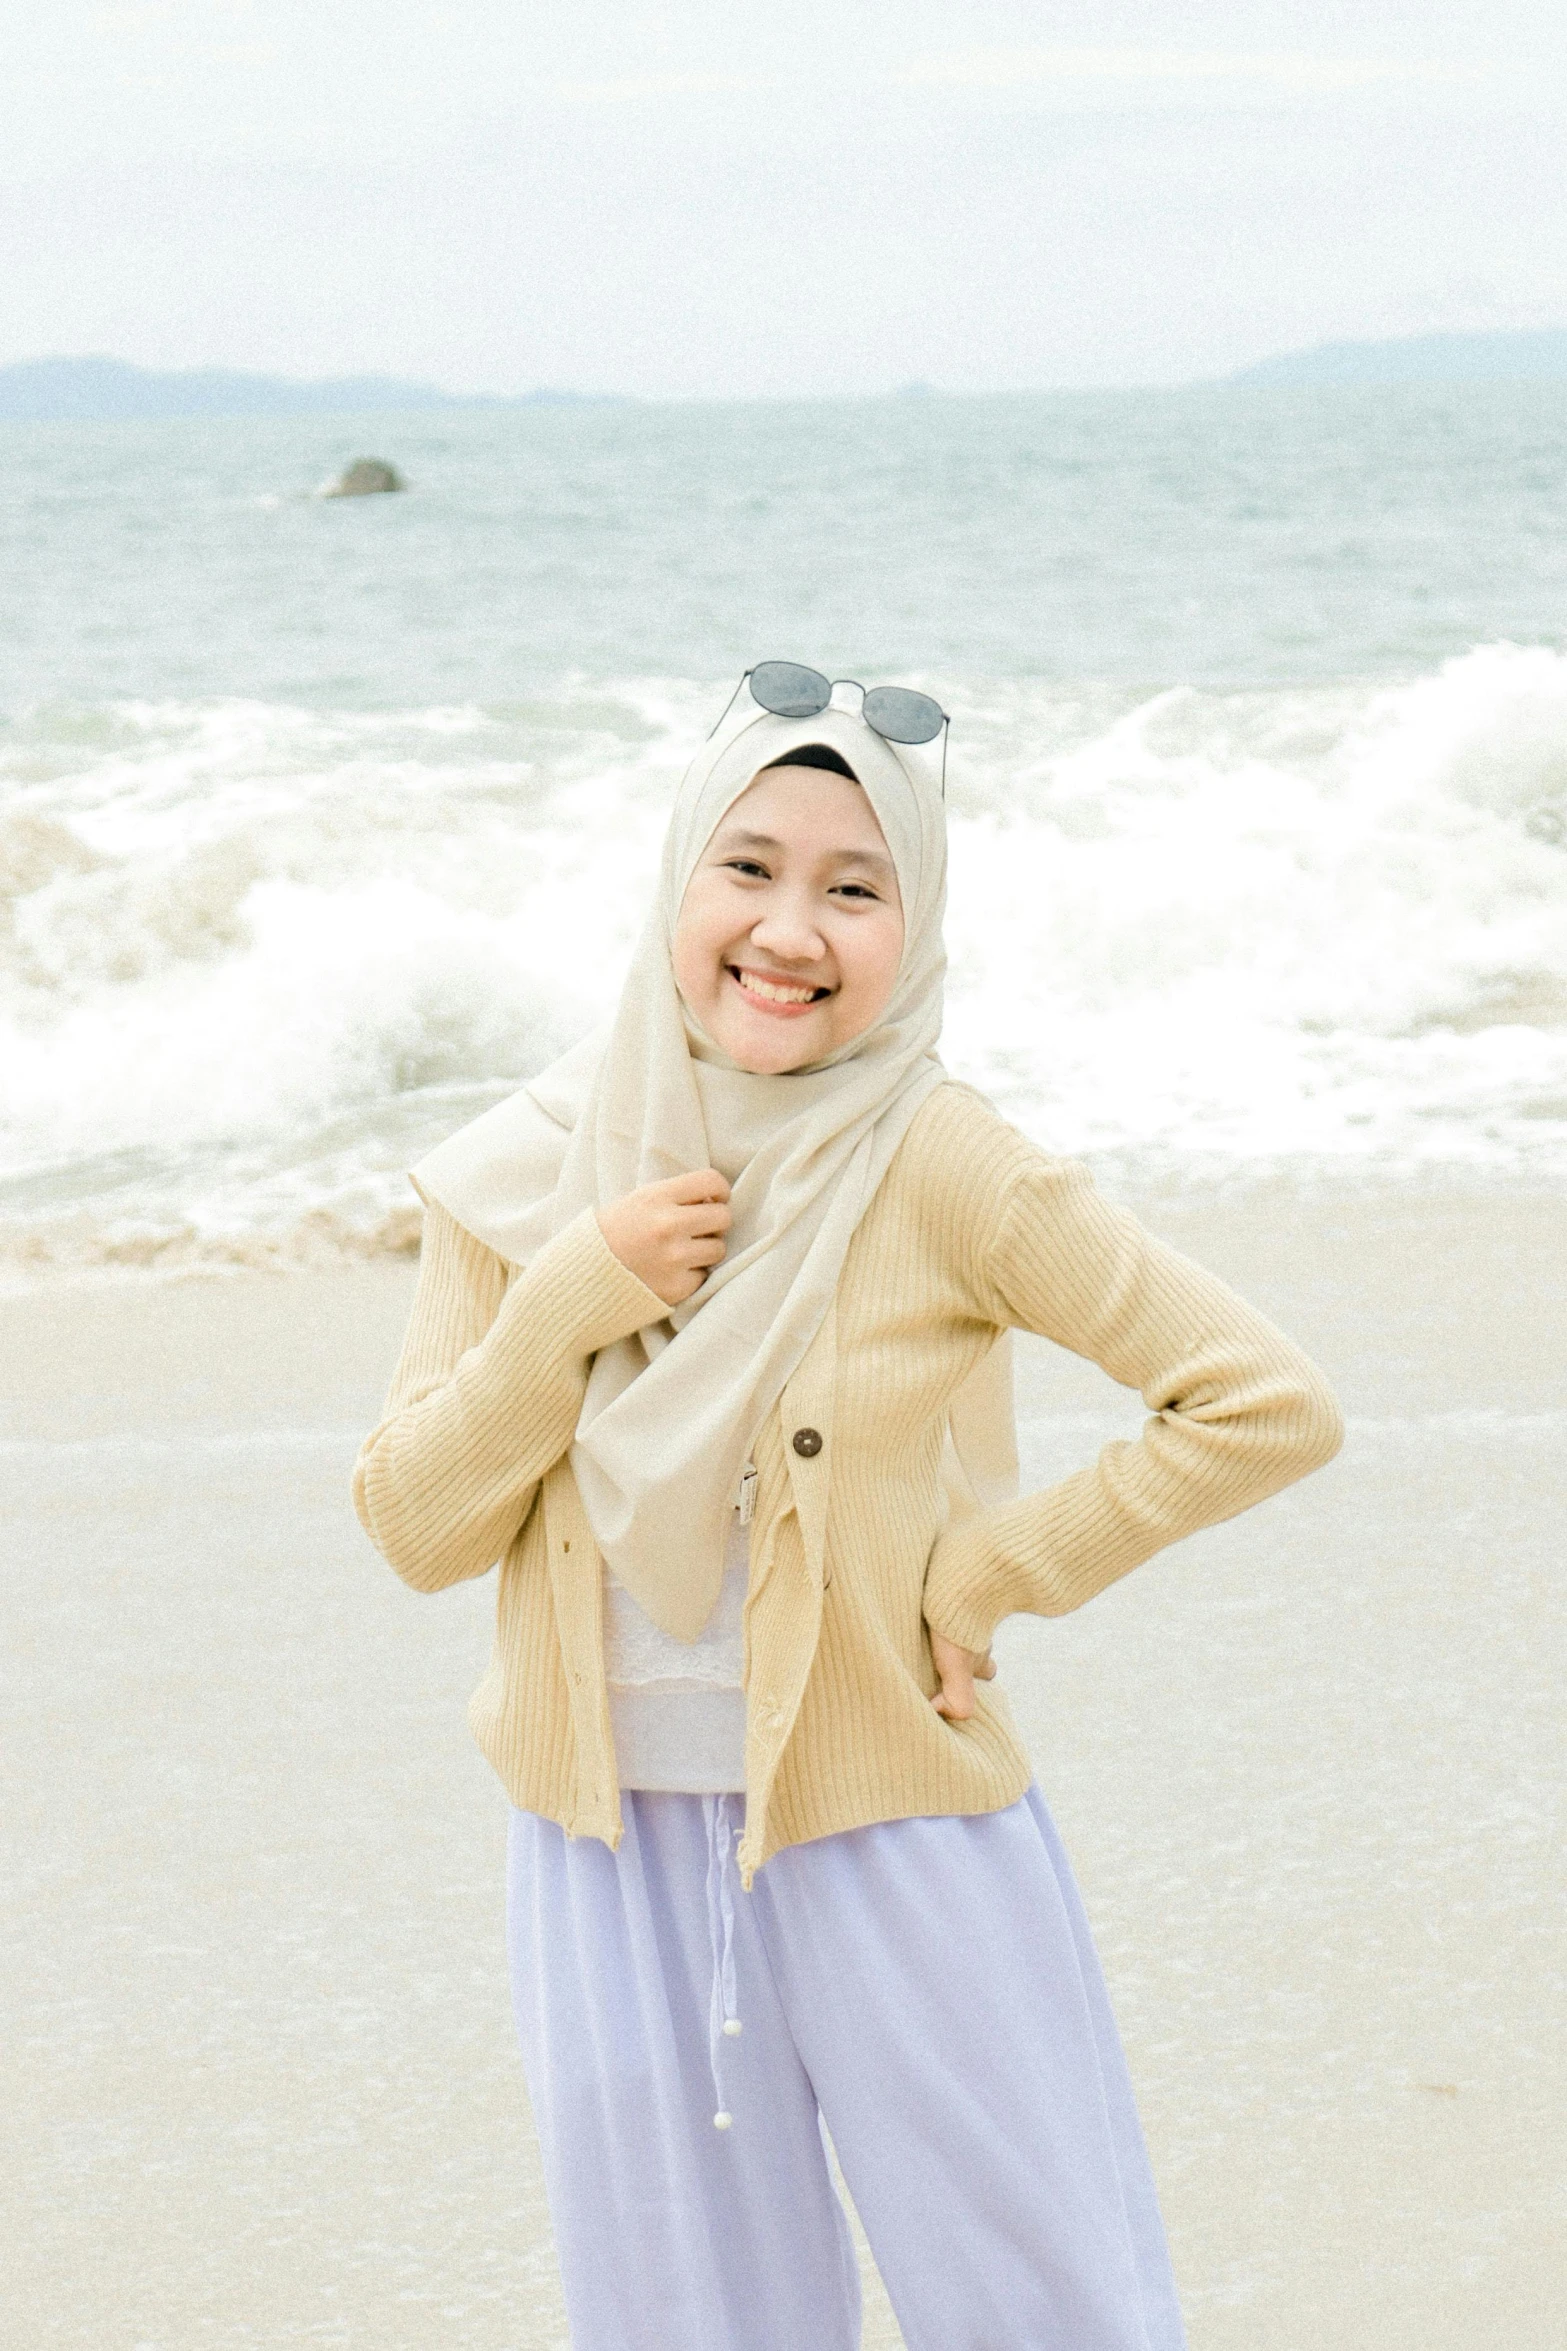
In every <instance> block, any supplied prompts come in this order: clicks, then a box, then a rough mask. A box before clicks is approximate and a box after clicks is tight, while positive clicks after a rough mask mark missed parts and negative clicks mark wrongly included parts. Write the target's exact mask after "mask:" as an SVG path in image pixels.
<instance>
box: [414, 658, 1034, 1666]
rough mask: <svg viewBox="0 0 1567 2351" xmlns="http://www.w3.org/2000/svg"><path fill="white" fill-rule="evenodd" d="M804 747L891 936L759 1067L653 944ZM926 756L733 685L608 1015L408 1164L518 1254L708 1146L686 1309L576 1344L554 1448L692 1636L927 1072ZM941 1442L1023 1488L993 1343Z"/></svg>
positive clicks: (699, 760) (934, 873) (613, 1545)
mask: <svg viewBox="0 0 1567 2351" xmlns="http://www.w3.org/2000/svg"><path fill="white" fill-rule="evenodd" d="M807 743H824V744H826V745H828V746H829V747H830V748H831V749H833V750H835V751H837V752H838V753H839V754H840V755H841V756H842V757H843V759H844V760H845V761H846V762H847V763H848V765H849V766H850V767H851V768H852V769H853V771H854V773H855V775H856V777H857V778H858V779H859V781H860V783H861V785H862V786H863V787H864V790H865V793H866V795H867V797H868V799H869V800H870V803H871V806H872V807H873V809H874V810H875V812H876V816H877V819H878V821H879V823H880V825H881V829H882V832H883V834H884V835H885V837H886V841H887V847H888V849H889V851H890V853H891V856H892V860H893V863H894V865H895V867H896V869H897V875H898V885H899V889H900V891H901V893H902V899H903V921H904V942H903V956H902V961H901V963H900V965H899V969H898V977H897V980H896V983H895V985H894V988H893V993H892V997H891V1000H890V1001H889V1003H888V1005H887V1008H886V1011H885V1012H884V1013H883V1014H882V1016H881V1018H880V1020H879V1021H878V1022H877V1023H876V1024H875V1026H874V1027H873V1028H871V1029H869V1030H868V1031H867V1032H866V1033H865V1035H863V1036H861V1037H857V1038H856V1039H854V1041H853V1042H852V1043H851V1044H849V1045H847V1046H845V1047H843V1048H842V1049H841V1050H840V1051H839V1052H838V1053H836V1054H834V1055H833V1056H831V1057H830V1058H829V1059H828V1060H827V1061H825V1062H819V1063H816V1064H814V1065H813V1066H812V1067H811V1068H809V1069H805V1070H799V1071H791V1072H789V1073H788V1074H786V1075H784V1076H781V1077H762V1076H756V1075H754V1074H753V1073H752V1072H750V1071H747V1070H742V1069H740V1068H738V1067H737V1066H736V1065H735V1063H734V1062H732V1061H731V1060H730V1059H729V1058H728V1057H727V1055H725V1054H724V1053H723V1052H721V1051H720V1049H719V1048H718V1047H717V1046H716V1045H715V1044H713V1042H712V1041H711V1039H710V1038H708V1037H707V1036H706V1035H705V1034H704V1033H703V1031H702V1030H701V1029H700V1028H699V1027H698V1026H697V1024H696V1022H695V1021H694V1019H693V1018H692V1016H691V1014H690V1012H689V1011H688V1010H687V1008H686V1006H685V1004H684V1002H683V1000H682V998H681V996H680V993H679V990H678V988H677V987H676V984H675V976H674V970H673V966H672V963H671V954H670V950H671V941H672V939H673V935H674V928H675V922H676V918H677V916H678V914H679V912H680V905H681V901H682V899H683V898H684V896H685V890H686V884H687V882H688V881H689V880H690V878H691V874H692V872H693V870H694V868H695V866H696V863H697V860H698V859H699V858H700V856H701V854H702V851H703V850H704V849H705V848H706V846H707V843H708V841H709V840H710V839H711V837H712V834H713V832H714V829H715V828H716V826H717V825H718V823H719V822H720V820H721V819H722V817H723V816H724V814H725V812H726V811H727V810H728V809H729V808H730V807H731V806H732V805H733V803H734V802H735V801H736V800H737V799H738V798H739V797H740V794H741V793H742V792H743V791H745V790H746V788H747V787H748V785H749V784H750V783H751V782H752V781H753V780H754V778H755V777H756V776H757V775H758V774H759V773H760V771H761V770H762V769H763V768H764V767H768V766H771V765H772V764H773V763H774V762H775V761H776V760H778V759H780V758H782V757H783V755H784V754H785V753H786V752H789V751H794V750H798V749H800V748H801V746H802V745H804V744H807ZM939 773H940V771H939V764H938V762H937V761H936V760H934V759H933V758H932V755H931V753H930V751H929V750H926V749H909V748H905V747H901V746H899V747H895V746H894V745H892V744H890V743H888V742H885V741H884V740H883V738H882V737H881V736H880V735H878V734H876V733H875V732H874V731H873V729H871V728H870V727H868V726H867V725H866V724H865V722H864V720H863V718H861V717H860V716H859V714H858V712H857V711H850V710H845V709H839V708H833V709H829V710H827V711H824V712H823V713H822V714H821V715H820V716H819V717H816V718H811V719H783V718H777V717H774V716H773V715H772V714H771V713H769V712H766V711H762V710H760V709H758V707H757V705H756V704H755V703H754V702H753V701H752V700H751V698H750V696H749V694H748V692H746V691H745V690H744V689H742V690H741V692H740V693H739V694H738V695H737V696H736V698H735V701H734V703H732V704H731V706H730V709H729V710H728V711H727V712H726V713H725V716H724V719H723V721H721V723H720V725H719V727H718V728H717V730H716V731H715V733H714V734H713V736H712V737H711V739H710V740H709V741H708V742H707V744H706V745H705V746H704V747H703V749H702V751H701V752H700V753H699V754H698V755H697V757H696V759H695V760H694V761H693V762H692V765H691V767H690V768H689V770H688V771H687V773H686V776H685V779H684V781H683V782H682V784H681V786H680V789H679V792H678V794H677V795H676V799H675V805H674V810H673V813H672V815H671V818H670V823H669V831H668V834H667V835H666V838H665V842H664V853H663V862H662V870H661V876H660V886H659V891H658V897H657V900H656V902H655V904H654V907H653V910H652V913H651V916H650V917H649V920H648V923H647V927H646V929H645V930H644V931H643V934H642V937H641V940H640V942H639V944H638V946H637V948H636V951H635V953H634V955H633V957H632V961H631V968H630V970H629V972H628V973H627V976H626V982H625V986H624V988H623V989H622V991H621V997H620V1004H619V1008H618V1010H617V1011H616V1014H615V1017H614V1020H613V1022H612V1023H611V1025H610V1027H609V1029H608V1032H607V1034H606V1032H604V1031H602V1030H601V1031H599V1032H597V1033H595V1035H593V1036H592V1037H589V1038H587V1039H585V1040H584V1042H583V1043H582V1044H581V1045H578V1046H576V1047H574V1048H573V1049H572V1051H571V1052H569V1053H567V1054H566V1055H565V1056H564V1057H563V1058H562V1059H561V1060H559V1061H557V1062H556V1063H554V1064H553V1066H552V1067H551V1068H549V1069H547V1070H545V1071H544V1072H543V1074H542V1075H541V1076H539V1077H537V1078H535V1079H534V1080H533V1081H532V1083H531V1084H530V1085H527V1086H525V1087H524V1088H523V1089H522V1091H521V1092H520V1093H517V1094H514V1095H512V1096H510V1097H509V1098H508V1099H507V1100H506V1101H504V1102H500V1103H497V1104H496V1106H495V1108H494V1109H493V1110H489V1111H487V1112H485V1114H484V1115H483V1117H481V1118H478V1119H475V1120H474V1121H473V1123H472V1124H471V1125H470V1126H466V1127H464V1128H462V1129H461V1130H460V1132H459V1133H457V1134H455V1135H453V1136H452V1137H451V1138H450V1139H449V1140H448V1141H447V1142H445V1143H442V1144H440V1145H438V1147H437V1148H436V1149H435V1150H434V1151H432V1152H430V1153H429V1155H428V1156H427V1157H426V1158H424V1159H422V1160H421V1161H420V1162H419V1164H418V1166H417V1167H416V1168H415V1169H414V1170H413V1181H414V1184H415V1186H416V1188H417V1189H418V1191H419V1192H420V1194H421V1196H422V1197H424V1198H425V1199H427V1200H438V1201H439V1202H440V1203H441V1205H442V1206H443V1207H445V1208H446V1209H448V1210H449V1211H450V1213H451V1214H452V1215H453V1216H454V1217H455V1218H456V1219H457V1221H458V1223H459V1224H461V1225H463V1226H464V1227H465V1228H466V1229H467V1230H468V1231H469V1232H471V1233H473V1234H474V1235H475V1236H476V1237H477V1238H478V1239H479V1240H481V1241H483V1242H485V1243H486V1244H487V1245H488V1246H489V1247H490V1248H492V1249H494V1250H496V1251H497V1252H498V1253H499V1254H500V1255H501V1256H503V1257H505V1258H508V1259H510V1260H511V1261H512V1262H513V1263H515V1264H518V1265H526V1264H527V1263H528V1261H529V1260H530V1259H531V1258H532V1257H533V1256H534V1255H535V1254H536V1252H537V1251H538V1250H540V1249H541V1248H543V1247H544V1246H545V1244H546V1243H547V1242H548V1241H549V1240H550V1239H551V1238H552V1237H553V1236H554V1235H555V1234H556V1233H557V1232H559V1231H560V1230H561V1229H562V1227H563V1226H565V1225H567V1224H569V1223H571V1222H572V1220H573V1219H574V1218H576V1217H577V1216H579V1215H580V1214H581V1213H582V1211H583V1210H584V1209H586V1208H595V1207H598V1206H601V1205H603V1204H605V1203H607V1202H609V1201H612V1200H616V1199H619V1198H621V1197H622V1196H623V1194H625V1193H626V1192H629V1191H632V1190H634V1189H635V1188H636V1187H637V1186H638V1185H641V1184H649V1183H655V1182H657V1181H659V1180H660V1179H661V1178H663V1177H666V1176H671V1175H680V1174H684V1173H687V1172H688V1171H689V1170H691V1169H693V1168H698V1167H709V1166H711V1167H716V1168H718V1169H719V1170H720V1172H721V1173H722V1174H723V1175H725V1176H726V1177H727V1178H728V1180H729V1182H730V1184H731V1185H732V1186H733V1193H732V1197H731V1202H730V1206H731V1209H732V1212H733V1217H734V1222H733V1225H732V1227H731V1230H730V1233H729V1236H728V1245H727V1250H726V1254H725V1256H724V1260H723V1262H722V1264H720V1265H717V1266H715V1267H714V1269H713V1271H712V1272H711V1274H710V1275H709V1276H708V1278H707V1280H706V1281H705V1282H704V1283H703V1284H702V1286H701V1288H700V1289H699V1290H698V1291H697V1292H696V1294H695V1296H694V1297H692V1298H691V1299H689V1300H687V1302H686V1303H685V1304H684V1305H682V1306H678V1307H675V1308H673V1309H672V1310H671V1311H670V1313H669V1314H668V1315H667V1316H665V1317H664V1318H663V1319H662V1320H660V1321H658V1322H655V1323H651V1324H649V1325H648V1326H647V1327H646V1328H645V1329H643V1330H641V1331H638V1332H636V1333H635V1334H634V1335H633V1336H632V1337H631V1338H628V1339H621V1340H619V1341H617V1342H616V1343H615V1344H614V1345H613V1346H610V1347H606V1348H603V1349H601V1351H600V1352H599V1353H598V1354H597V1355H596V1356H595V1357H594V1360H593V1366H592V1369H591V1371H590V1373H589V1376H588V1386H587V1393H586V1396H585V1397H584V1400H583V1405H582V1412H581V1415H580V1418H579V1420H578V1423H577V1433H576V1439H575V1443H574V1445H573V1447H572V1456H571V1459H572V1469H573V1472H574V1474H575V1476H576V1480H577V1485H578V1489H579V1491H580V1493H581V1495H582V1500H583V1505H584V1507H585V1509H586V1511H587V1515H588V1520H589V1523H590V1525H591V1526H592V1528H593V1532H594V1536H595V1538H596V1540H597V1542H598V1545H599V1548H600V1550H601V1552H602V1553H603V1555H604V1558H605V1559H606V1560H607V1561H608V1563H609V1566H610V1568H611V1570H612V1571H613V1573H614V1574H615V1575H616V1576H617V1577H618V1578H619V1580H620V1581H621V1583H622V1584H624V1585H625V1587H626V1589H627V1590H628V1591H629V1592H630V1593H631V1596H632V1598H633V1599H634V1600H636V1602H637V1603H638V1605H639V1606H640V1607H641V1608H643V1609H644V1610H645V1611H646V1613H647V1614H648V1615H649V1616H650V1617H652V1619H653V1620H654V1622H655V1623H656V1624H658V1625H659V1626H661V1627H662V1628H663V1630H664V1631H665V1632H668V1633H671V1634H673V1635H674V1636H675V1637H676V1638H678V1639H681V1640H687V1641H690V1640H695V1639H696V1637H697V1635H698V1634H699V1633H700V1632H701V1630H702V1627H703V1626H704V1625H705V1624H706V1622H707V1619H708V1617H709V1615H710V1614H711V1613H712V1609H713V1604H714V1602H715V1601H716V1599H717V1597H718V1592H719V1587H720V1584H721V1582H722V1579H723V1555H724V1538H725V1532H726V1528H727V1524H728V1513H729V1510H730V1508H731V1506H732V1502H733V1497H734V1493H735V1489H736V1485H737V1482H738V1479H739V1475H740V1472H741V1470H742V1468H743V1467H744V1465H745V1461H746V1456H747V1454H748V1453H749V1451H750V1449H751V1446H752V1444H753V1442H754V1440H755V1436H756V1432H757V1430H758V1429H759V1427H760V1426H761V1424H762V1422H763V1421H764V1420H765V1418H766V1416H767V1414H768V1413H769V1412H770V1411H771V1410H772V1408H773V1406H774V1405H775V1404H776V1403H777V1401H778V1397H779V1395H780V1393H781V1392H782V1390H783V1387H784V1385H785V1382H786V1381H787V1380H788V1379H789V1378H790V1376H791V1375H792V1373H793V1372H794V1371H795V1370H796V1368H797V1367H798V1365H799V1363H800V1360H801V1358H802V1357H803V1355H804V1354H805V1351H806V1348H807V1347H808V1346H809V1345H810V1343H811V1340H812V1339H813V1338H814V1337H815V1335H816V1333H817V1331H818V1330H819V1329H820V1328H821V1325H822V1321H823V1318H824V1317H825V1315H826V1312H827V1308H828V1306H829V1304H830V1303H831V1300H832V1296H833V1292H834V1290H835V1289H836V1287H837V1283H838V1278H839V1275H840V1274H841V1272H842V1270H843V1262H844V1258H845V1256H846V1254H847V1251H848V1247H849V1243H850V1241H851V1239H852V1238H853V1235H854V1231H855V1227H856V1226H857V1225H858V1223H859V1221H860V1218H861V1217H862V1216H863V1215H864V1213H865V1211H866V1208H867V1207H868V1206H869V1204H870V1202H871V1200H872V1198H873V1197H874V1195H875V1192H876V1187H877V1185H878V1184H879V1183H880V1182H881V1179H882V1177H883V1175H884V1174H885V1173H886V1171H887V1167H888V1165H889V1163H890V1161H891V1159H892V1156H893V1154H894V1152H895V1151H896V1150H897V1148H898V1145H899V1144H900V1143H901V1142H902V1140H903V1137H904V1135H905V1134H906V1133H907V1132H908V1128H909V1125H910V1122H911V1121H912V1119H913V1117H914V1115H915V1112H916V1111H917V1110H918V1109H919V1107H920V1104H921V1103H922V1102H923V1101H924V1100H925V1099H926V1097H927V1096H928V1095H929V1094H930V1093H931V1091H932V1090H933V1088H934V1087H936V1086H938V1085H940V1084H941V1083H942V1081H943V1076H944V1072H943V1070H942V1067H941V1064H940V1062H939V1061H938V1060H937V1058H936V1041H937V1038H938V1036H939V1034H940V1031H941V1008H942V977H943V974H944V972H945V969H946V955H945V951H944V948H943V945H942V936H941V920H942V911H943V907H944V905H945V900H946V878H947V851H946V823H945V815H944V810H943V807H942V800H941V792H940V782H939ZM952 1437H953V1439H954V1440H955V1443H954V1444H953V1445H951V1446H949V1475H948V1484H949V1491H951V1492H954V1493H955V1495H956V1498H957V1502H958V1506H959V1507H962V1505H963V1503H964V1501H965V1500H967V1501H968V1503H969V1506H970V1507H972V1504H973V1502H974V1501H976V1500H977V1501H984V1502H988V1501H991V1500H999V1499H1002V1498H1003V1497H1004V1496H1005V1495H1006V1494H1007V1493H1009V1492H1013V1491H1015V1490H1016V1466H1017V1457H1016V1447H1015V1440H1014V1437H1013V1433H1012V1410H1011V1376H1010V1356H1009V1353H1008V1351H1007V1349H1006V1348H1005V1347H1004V1346H1003V1347H1001V1348H998V1349H996V1350H994V1351H993V1353H992V1357H991V1359H990V1361H989V1363H988V1364H987V1365H985V1366H982V1367H981V1371H980V1372H979V1373H977V1374H976V1375H975V1378H974V1380H973V1381H972V1382H971V1383H970V1388H969V1392H968V1393H966V1394H963V1395H960V1397H959V1398H957V1399H955V1401H954V1406H953V1411H952ZM953 1453H955V1454H956V1456H957V1459H956V1461H954V1460H952V1459H951V1458H950V1456H951V1455H952V1454H953ZM960 1465H961V1466H960ZM954 1472H959V1473H960V1474H958V1475H957V1476H954Z"/></svg>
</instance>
